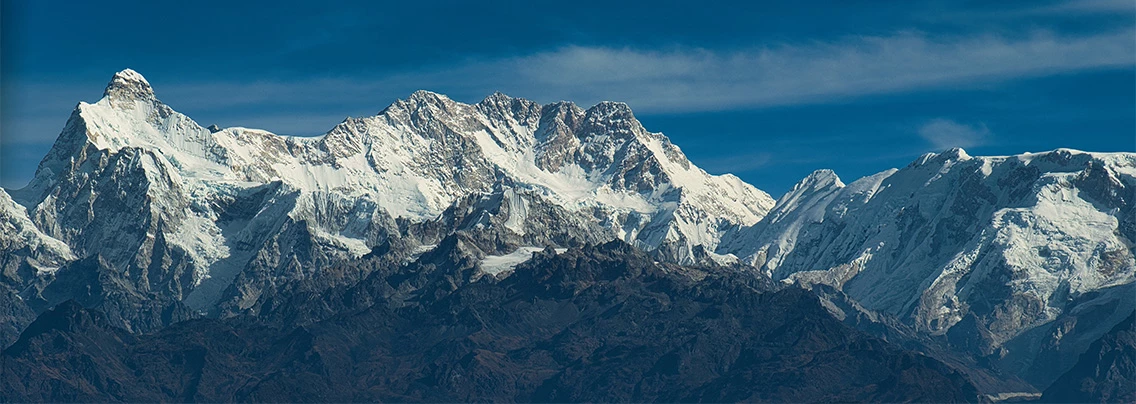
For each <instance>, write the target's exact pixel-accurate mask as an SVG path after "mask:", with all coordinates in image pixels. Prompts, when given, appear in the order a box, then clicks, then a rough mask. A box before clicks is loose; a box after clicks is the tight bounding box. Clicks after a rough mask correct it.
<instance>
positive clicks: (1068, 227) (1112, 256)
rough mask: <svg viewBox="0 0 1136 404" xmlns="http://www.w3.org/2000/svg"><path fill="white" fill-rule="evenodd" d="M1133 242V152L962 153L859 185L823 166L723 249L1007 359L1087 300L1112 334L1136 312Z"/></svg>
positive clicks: (1055, 333) (1051, 337) (1054, 338)
mask: <svg viewBox="0 0 1136 404" xmlns="http://www.w3.org/2000/svg"><path fill="white" fill-rule="evenodd" d="M1133 240H1136V154H1133V153H1085V152H1079V151H1074V150H1065V149H1062V150H1057V151H1053V152H1048V153H1039V154H1024V155H1019V156H1008V157H971V156H968V155H967V154H966V153H965V152H964V151H963V150H961V149H953V150H950V151H947V152H944V153H941V154H927V155H925V156H923V157H921V158H919V159H918V160H916V161H915V162H913V163H911V164H910V165H908V166H907V167H905V168H903V169H899V170H888V171H884V172H881V173H879V174H876V175H873V176H869V177H865V178H862V179H860V180H857V181H855V182H852V183H851V184H848V185H845V184H844V183H842V182H841V181H840V179H839V178H838V177H837V176H836V175H835V173H833V172H832V171H828V170H821V171H817V172H815V173H813V174H812V175H810V176H808V177H807V178H805V179H804V180H802V181H801V182H799V183H798V184H797V185H796V186H795V187H794V188H793V189H792V190H791V191H790V192H788V193H787V194H786V195H785V196H783V197H781V198H780V199H779V200H778V201H777V204H776V206H775V207H774V208H773V210H772V211H770V213H769V214H768V215H767V216H766V217H765V219H763V220H762V221H761V222H759V223H758V224H757V225H755V226H752V227H749V228H747V229H744V230H741V231H739V232H738V233H736V234H733V235H732V236H731V237H729V238H728V239H727V240H725V241H723V243H722V246H721V248H720V250H719V252H720V253H726V252H729V253H735V254H737V255H738V256H739V257H741V259H742V260H743V261H745V262H748V263H751V264H753V265H754V266H756V267H758V268H760V269H761V270H762V271H764V272H766V273H767V274H769V275H771V276H772V277H773V278H775V279H782V280H785V281H789V282H797V283H802V284H817V283H820V284H827V285H831V286H833V287H836V288H838V289H841V290H843V292H844V293H846V294H847V295H849V296H850V297H851V298H853V299H855V300H856V301H857V302H859V303H860V304H861V305H863V306H864V307H866V308H868V309H870V310H874V311H877V312H881V313H886V314H890V315H892V316H895V317H898V318H901V319H904V320H905V321H908V322H910V323H911V324H912V325H914V326H915V328H916V329H918V330H921V331H923V332H926V333H929V334H932V335H944V334H945V335H946V336H947V337H948V339H950V340H952V341H953V342H954V343H957V344H958V345H962V346H966V347H968V348H971V349H974V350H975V351H978V352H980V353H982V354H986V355H995V356H996V357H1004V356H1006V355H1009V354H1010V352H1007V351H1006V349H1007V347H1019V348H1021V349H1019V350H1026V351H1033V352H1035V353H1036V350H1038V349H1040V348H1039V346H1041V345H1045V344H1057V342H1058V340H1060V339H1061V338H1062V336H1063V334H1064V333H1065V332H1067V331H1069V327H1068V326H1069V325H1070V324H1066V326H1063V328H1061V329H1055V330H1052V331H1051V332H1049V333H1048V334H1046V333H1038V332H1032V333H1031V332H1029V331H1030V330H1034V329H1048V328H1047V327H1050V326H1051V325H1052V324H1053V323H1054V320H1056V319H1058V318H1059V317H1061V316H1062V315H1063V314H1069V313H1073V312H1077V311H1083V310H1084V308H1078V307H1077V306H1078V305H1080V304H1082V303H1083V304H1086V305H1089V306H1093V307H1096V308H1100V309H1101V310H1097V311H1098V313H1097V314H1095V315H1096V316H1100V317H1099V318H1097V320H1098V321H1100V322H1101V325H1100V327H1097V328H1098V330H1097V331H1099V332H1101V333H1103V332H1105V331H1107V330H1108V328H1110V327H1111V324H1115V323H1117V322H1119V321H1120V320H1122V319H1123V318H1124V316H1126V315H1127V314H1128V313H1130V312H1131V310H1132V308H1133V306H1134V305H1136V299H1133V298H1132V291H1133V289H1132V288H1131V286H1132V285H1133V281H1134V280H1136V260H1134V258H1133V250H1132V246H1133ZM1122 291H1126V292H1122ZM1086 307H1087V306H1086ZM1039 327H1040V328H1039ZM1081 327H1084V328H1091V327H1093V326H1089V325H1086V324H1082V325H1081ZM1094 332H1096V331H1094ZM1092 333H1093V332H1089V333H1087V334H1092ZM1097 336H1099V334H1098V335H1097ZM1019 337H1020V338H1019ZM1021 338H1027V339H1030V341H1032V342H1028V343H1027V342H1023V341H1021V340H1020V339H1021ZM1078 338H1080V340H1081V341H1083V342H1086V343H1087V342H1091V340H1092V338H1084V337H1078ZM1094 338H1095V337H1094ZM1067 339H1068V338H1067ZM1046 341H1048V342H1046ZM1086 346H1087V345H1086ZM1011 356H1013V355H1011ZM1015 360H1017V361H1020V362H1021V363H1015V364H1012V365H1009V367H1011V368H1022V367H1029V366H1030V365H1031V363H1029V362H1030V361H1029V360H1028V359H1021V358H1017V359H1015Z"/></svg>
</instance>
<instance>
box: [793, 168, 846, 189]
mask: <svg viewBox="0 0 1136 404" xmlns="http://www.w3.org/2000/svg"><path fill="white" fill-rule="evenodd" d="M843 186H844V182H842V181H840V177H839V176H837V175H836V172H834V171H832V170H829V169H827V168H826V169H821V170H816V171H813V172H812V174H809V176H807V177H805V179H803V180H801V182H798V183H797V185H796V186H794V187H793V189H802V188H807V189H814V190H816V189H823V188H829V187H837V188H840V187H843Z"/></svg>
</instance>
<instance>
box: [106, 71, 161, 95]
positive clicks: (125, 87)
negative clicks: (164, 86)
mask: <svg viewBox="0 0 1136 404" xmlns="http://www.w3.org/2000/svg"><path fill="white" fill-rule="evenodd" d="M103 96H104V97H110V98H111V99H143V100H145V99H153V98H154V89H153V88H152V87H150V82H149V81H146V78H145V77H142V75H141V74H139V73H138V72H136V71H134V70H132V69H123V70H122V71H120V72H118V73H115V74H114V77H112V78H111V79H110V83H107V86H106V90H103Z"/></svg>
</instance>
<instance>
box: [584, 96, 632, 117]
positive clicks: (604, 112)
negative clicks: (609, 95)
mask: <svg viewBox="0 0 1136 404" xmlns="http://www.w3.org/2000/svg"><path fill="white" fill-rule="evenodd" d="M587 114H588V116H591V117H595V118H603V119H605V120H610V119H634V118H635V115H634V114H633V113H632V112H631V107H630V106H628V105H627V103H623V102H615V101H600V103H598V104H596V105H593V106H592V107H591V108H588V111H587Z"/></svg>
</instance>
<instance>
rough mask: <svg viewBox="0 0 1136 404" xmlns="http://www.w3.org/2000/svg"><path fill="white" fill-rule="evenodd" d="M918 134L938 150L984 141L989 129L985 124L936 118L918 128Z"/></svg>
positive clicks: (970, 145) (972, 145) (977, 144)
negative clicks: (970, 123)
mask: <svg viewBox="0 0 1136 404" xmlns="http://www.w3.org/2000/svg"><path fill="white" fill-rule="evenodd" d="M919 136H920V137H922V138H923V139H925V140H927V141H928V142H930V143H931V144H932V145H934V146H935V148H936V149H938V150H945V149H949V148H952V147H962V148H968V147H974V146H979V145H982V144H983V143H986V139H987V138H989V137H990V130H989V129H987V128H986V125H985V124H978V125H966V124H962V123H958V122H955V121H953V120H950V119H945V118H937V119H932V120H930V121H927V123H925V124H923V126H921V127H920V128H919Z"/></svg>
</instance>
